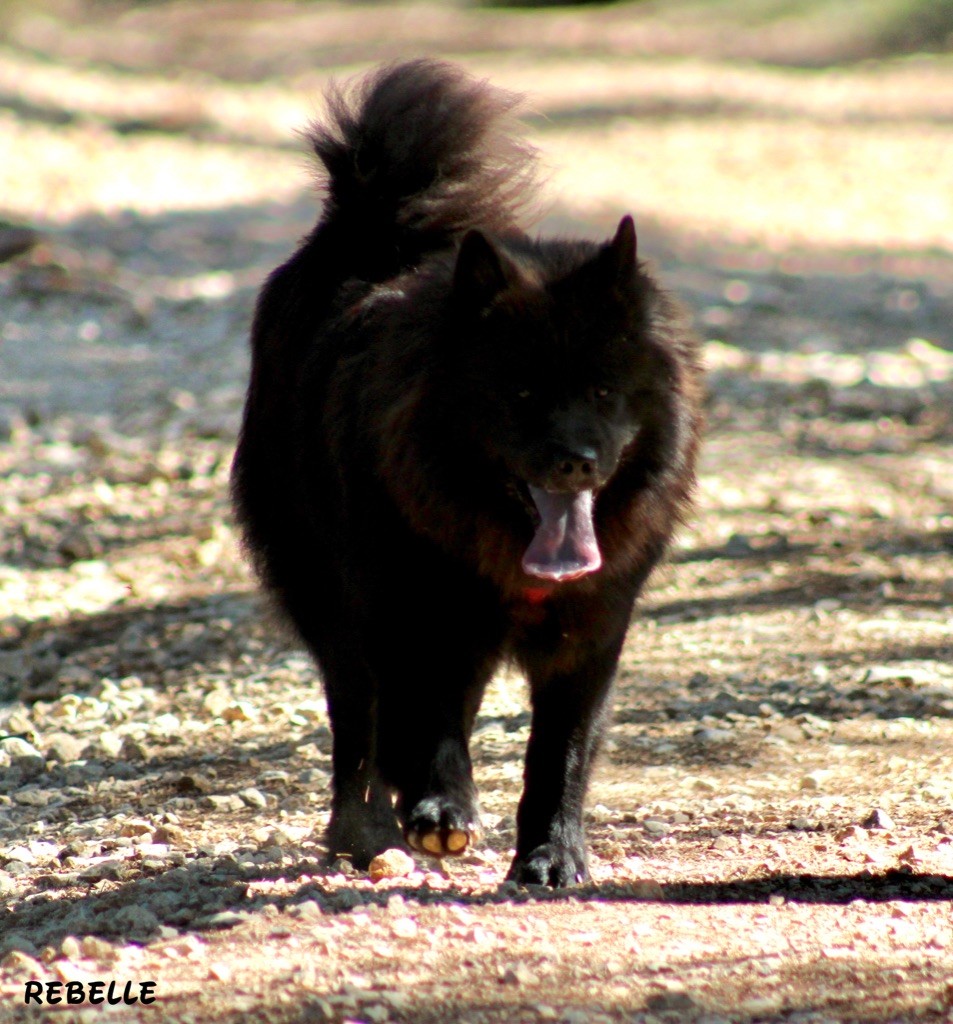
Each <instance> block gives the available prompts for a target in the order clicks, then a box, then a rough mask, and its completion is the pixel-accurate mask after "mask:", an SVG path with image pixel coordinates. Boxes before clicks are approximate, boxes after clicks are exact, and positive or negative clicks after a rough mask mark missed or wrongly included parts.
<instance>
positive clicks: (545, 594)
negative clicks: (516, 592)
mask: <svg viewBox="0 0 953 1024" xmlns="http://www.w3.org/2000/svg"><path fill="white" fill-rule="evenodd" d="M550 594H552V588H550V587H524V588H523V600H524V601H526V602H527V604H542V603H543V602H544V601H546V600H548V598H549V596H550Z"/></svg>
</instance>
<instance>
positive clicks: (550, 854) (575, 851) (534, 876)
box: [506, 843, 589, 889]
mask: <svg viewBox="0 0 953 1024" xmlns="http://www.w3.org/2000/svg"><path fill="white" fill-rule="evenodd" d="M506 877H507V880H508V881H511V882H516V883H518V884H519V885H548V886H551V887H552V888H554V889H560V888H563V887H565V886H567V885H579V884H581V883H583V882H588V881H589V867H588V865H587V864H586V851H585V849H584V848H583V847H581V846H568V845H567V846H563V845H559V844H557V843H544V844H543V845H542V846H537V847H536V848H535V849H534V850H530V852H529V853H528V854H526V855H525V856H522V857H521V856H519V855H517V856H516V857H515V858H514V860H513V863H512V864H511V865H510V870H509V873H508V874H507V876H506Z"/></svg>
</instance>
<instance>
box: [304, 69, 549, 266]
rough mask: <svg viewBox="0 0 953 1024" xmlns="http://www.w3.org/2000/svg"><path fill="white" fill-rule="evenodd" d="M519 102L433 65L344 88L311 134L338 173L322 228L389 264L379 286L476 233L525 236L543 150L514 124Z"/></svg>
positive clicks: (330, 177) (330, 171)
mask: <svg viewBox="0 0 953 1024" xmlns="http://www.w3.org/2000/svg"><path fill="white" fill-rule="evenodd" d="M519 102H520V97H519V96H516V95H514V94H513V93H509V92H504V91H503V90H501V89H497V88H494V87H493V86H490V85H488V84H487V83H486V82H481V81H477V80H476V79H474V78H472V77H470V76H469V75H468V74H467V73H466V72H464V71H462V70H461V69H459V68H457V67H454V66H452V65H449V64H445V63H442V62H440V61H436V60H429V59H420V60H413V61H408V62H405V63H397V64H389V65H385V66H384V67H382V68H380V69H379V70H377V71H376V72H374V73H372V74H371V75H369V76H368V77H367V78H365V79H363V80H361V81H359V82H357V83H356V84H353V83H352V84H351V85H346V86H344V87H340V86H332V87H331V89H330V90H329V92H328V96H327V108H328V113H327V117H326V118H325V119H322V120H320V121H317V122H315V123H314V124H313V125H312V126H311V128H310V131H309V139H310V141H311V144H312V146H313V148H314V151H315V152H316V153H317V155H318V157H319V158H320V160H321V162H322V164H323V165H324V167H325V169H326V171H327V180H326V183H325V188H326V192H327V201H326V205H325V212H324V218H323V221H322V225H323V226H327V227H329V228H331V227H332V226H333V227H334V228H337V229H338V231H337V232H336V235H337V239H338V244H339V245H340V243H341V242H342V241H344V238H346V239H347V242H345V245H344V248H346V249H348V250H350V252H351V253H352V254H354V256H358V255H360V259H359V262H360V263H362V264H364V266H365V269H366V268H370V267H377V268H378V273H368V274H367V276H368V277H370V278H372V279H373V277H376V276H381V277H382V276H386V275H388V274H390V273H394V272H395V271H396V270H399V269H402V268H404V267H409V266H413V265H414V264H415V263H416V262H417V261H418V260H419V259H420V257H421V256H422V255H424V254H426V253H427V252H430V251H433V250H435V249H440V248H443V247H445V246H447V245H449V244H451V243H452V242H453V240H454V238H455V237H456V236H458V235H460V234H462V233H463V232H465V231H467V230H468V229H470V228H482V229H485V230H488V231H491V232H505V231H507V230H513V228H514V226H515V225H516V220H517V217H518V215H519V213H520V211H521V209H522V208H523V207H525V206H526V205H527V204H528V203H529V202H530V201H532V199H533V195H534V189H533V184H534V179H535V156H536V154H535V151H534V150H533V148H532V147H531V146H529V145H528V144H526V143H525V142H524V141H523V140H522V138H521V136H520V133H519V131H518V126H517V125H516V123H515V118H514V116H513V115H514V110H515V108H516V107H517V106H518V104H519ZM348 242H349V243H350V244H347V243H348ZM356 269H357V268H355V270H356ZM361 276H364V275H363V274H362V275H361Z"/></svg>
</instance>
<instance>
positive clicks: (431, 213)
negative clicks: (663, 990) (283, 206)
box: [233, 60, 701, 885]
mask: <svg viewBox="0 0 953 1024" xmlns="http://www.w3.org/2000/svg"><path fill="white" fill-rule="evenodd" d="M514 105H515V98H514V97H512V96H510V95H509V94H506V93H502V92H500V91H498V90H496V89H493V88H491V87H489V86H488V85H486V84H485V83H480V82H476V81H474V80H473V79H471V78H469V77H468V76H467V75H466V74H464V73H463V72H462V71H460V70H459V69H457V68H454V67H452V66H449V65H446V64H442V63H438V62H436V61H430V60H418V61H413V62H410V63H405V64H397V65H391V66H388V67H385V68H383V69H381V70H379V71H378V72H377V73H375V74H373V75H372V76H370V77H369V78H368V79H366V80H365V81H364V82H363V83H361V84H360V86H358V87H356V88H355V89H353V90H352V91H350V92H349V93H347V92H340V91H335V92H332V94H331V96H330V99H329V107H330V113H329V116H328V118H327V123H326V124H323V125H317V126H315V127H314V129H313V131H312V135H311V141H312V143H313V146H314V149H315V151H316V152H317V154H318V156H319V157H320V159H321V161H322V162H323V164H324V167H325V168H326V169H327V174H328V181H327V201H326V204H325V208H324V212H323V216H322V218H321V220H320V221H319V223H318V225H317V227H316V228H315V229H314V231H313V232H312V233H311V234H310V236H308V238H307V239H306V240H305V241H304V243H303V244H302V245H301V247H300V249H299V250H298V251H297V252H296V253H295V254H294V256H292V257H291V259H290V260H289V261H288V262H287V263H285V264H284V265H283V266H281V267H279V268H278V270H276V271H275V272H274V273H273V274H272V275H271V277H270V279H269V281H268V283H267V284H266V285H265V287H264V289H263V291H262V293H261V296H260V298H259V302H258V309H257V315H256V319H255V324H254V328H253V332H252V352H253V363H252V373H251V384H250V386H249V389H248V399H247V404H246V407H245V419H244V426H243V429H242V436H241V442H240V444H239V448H238V453H237V455H236V457H235V465H234V471H233V488H234V498H235V505H236V508H237V512H238V516H239V519H240V521H241V524H242V526H243V529H244V536H245V540H246V543H247V547H248V549H249V550H250V552H251V554H252V556H253V558H254V561H255V565H256V568H257V570H258V573H259V575H260V576H261V579H262V581H263V583H264V584H265V586H266V587H267V588H268V589H269V590H270V591H271V592H272V593H273V595H274V596H275V597H276V598H277V601H278V603H279V605H280V606H281V607H282V608H283V609H284V611H285V612H286V613H287V615H288V616H289V617H290V619H291V621H292V622H293V623H294V625H295V627H296V628H297V631H298V632H299V633H300V635H301V637H302V639H303V640H304V641H305V643H306V644H307V645H308V647H309V648H310V650H311V652H312V654H313V655H314V657H315V659H316V661H317V663H318V665H319V667H320V670H321V674H322V677H323V680H324V686H325V691H326V693H327V699H328V710H329V713H330V718H331V725H332V729H333V733H334V753H333V764H334V783H333V802H332V816H331V824H330V828H329V830H328V837H327V841H328V844H329V849H330V854H331V855H332V856H335V855H338V854H343V855H345V856H348V855H349V856H350V857H351V858H352V859H353V862H354V863H355V864H356V865H358V866H366V865H367V863H368V861H369V860H370V859H371V858H372V857H373V856H375V855H376V854H377V853H380V852H381V851H382V850H384V849H385V848H387V847H389V846H394V845H402V842H403V840H404V839H406V842H407V843H409V844H410V845H411V846H412V847H414V848H415V849H419V850H424V851H427V852H428V853H432V854H437V855H445V854H459V853H462V852H464V851H465V850H466V849H467V847H468V846H469V845H470V843H471V842H473V840H474V839H475V837H476V836H477V834H478V830H479V824H478V822H479V808H478V804H477V799H476V790H475V787H474V784H473V780H472V775H471V766H470V756H469V752H468V741H469V737H470V732H471V729H472V727H473V722H474V718H475V716H476V713H477V710H478V708H479V706H480V701H481V698H482V695H483V691H484V689H485V687H486V685H487V683H488V682H489V680H490V679H491V677H492V676H493V674H494V671H495V670H496V669H497V667H498V666H499V665H500V663H501V662H502V661H504V660H506V659H509V660H511V661H513V662H515V663H516V664H517V665H518V666H520V668H522V669H523V671H524V672H525V674H526V677H527V679H528V681H529V686H530V692H531V695H532V706H533V722H532V735H531V738H530V741H529V748H528V750H527V754H526V770H525V788H524V791H523V796H522V799H521V801H520V805H519V813H518V839H517V848H516V858H515V860H514V861H513V864H512V867H511V868H510V874H509V877H510V878H513V879H516V880H517V881H518V882H536V883H544V884H549V885H567V884H570V883H573V882H579V881H582V880H585V879H586V878H588V869H587V864H586V849H585V837H584V832H583V825H582V805H583V799H584V796H585V793H586V787H587V783H588V778H589V773H590V768H591V765H592V761H593V756H594V754H595V752H596V748H597V745H598V742H599V737H600V733H601V731H602V728H603V725H604V723H605V719H606V716H607V713H608V707H609V698H610V692H611V689H612V681H613V677H614V674H615V669H616V663H617V661H618V658H619V653H620V651H621V649H622V644H623V641H624V639H625V634H626V628H627V626H628V624H629V618H630V614H631V611H632V606H633V602H634V601H635V598H636V596H637V595H638V593H639V590H640V589H641V587H642V585H643V584H644V583H645V580H646V578H647V577H648V575H649V573H650V572H651V571H652V569H653V567H654V566H655V564H656V563H657V561H658V560H659V558H660V557H661V555H662V553H663V551H664V549H665V546H666V544H667V542H668V540H669V538H670V536H671V534H672V531H673V529H674V528H675V526H676V525H677V524H678V522H679V520H680V519H681V517H682V515H683V513H684V512H685V510H686V507H687V504H688V499H689V494H690V491H691V489H692V485H693V480H694V462H695V453H696V448H697V445H698V434H699V424H700V413H699V407H700V395H701V381H700V373H699V367H698V360H697V353H696V348H695V343H694V342H693V340H692V338H691V336H690V335H689V334H688V332H687V331H686V329H685V326H684V321H683V318H682V316H681V314H680V313H679V311H678V309H677V307H676V306H675V305H674V303H673V302H672V300H671V299H670V298H669V297H668V296H667V295H666V294H665V293H664V292H663V291H661V289H660V288H659V286H658V285H657V284H656V283H655V282H654V281H653V280H652V278H651V277H650V276H649V274H648V273H647V271H646V269H645V268H644V266H643V265H642V264H641V263H639V262H638V261H637V259H636V238H635V229H634V227H633V224H632V219H631V218H630V217H625V218H623V219H622V222H621V223H620V225H619V228H618V231H617V232H616V234H615V237H614V238H613V239H612V241H610V242H608V243H607V244H603V245H599V244H595V243H592V242H585V241H553V240H535V239H531V238H528V237H527V236H526V235H525V234H523V233H522V232H521V231H520V229H519V228H518V227H517V226H516V219H515V211H516V210H517V209H518V207H519V206H520V205H521V204H522V203H523V201H525V200H526V199H527V198H531V197H532V188H531V179H532V166H533V164H532V155H531V153H530V152H529V151H528V150H527V148H526V147H524V146H522V145H521V144H520V143H519V142H518V141H516V136H515V135H514V134H513V133H512V131H511V130H510V129H511V125H510V124H509V121H510V114H511V111H512V108H513V107H514ZM399 824H400V825H402V826H403V836H402V835H401V831H400V828H399Z"/></svg>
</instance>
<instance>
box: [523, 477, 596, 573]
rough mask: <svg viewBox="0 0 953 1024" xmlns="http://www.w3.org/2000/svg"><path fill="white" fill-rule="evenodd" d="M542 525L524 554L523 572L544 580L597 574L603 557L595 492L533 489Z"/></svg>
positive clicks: (531, 488)
mask: <svg viewBox="0 0 953 1024" xmlns="http://www.w3.org/2000/svg"><path fill="white" fill-rule="evenodd" d="M529 493H530V495H531V496H532V498H533V501H534V502H535V504H536V508H537V510H538V511H539V516H540V519H541V520H542V522H541V523H540V524H539V528H538V529H537V531H536V535H535V536H534V537H533V540H532V541H531V543H530V546H529V547H528V548H527V549H526V554H525V555H523V570H524V572H526V573H528V574H529V575H530V576H538V577H539V578H540V579H543V580H555V581H557V582H560V581H562V580H573V579H575V578H576V577H577V576H585V575H586V574H587V573H590V572H595V571H596V569H598V568H599V566H600V565H602V555H601V554H600V552H599V544H598V542H597V541H596V528H595V526H594V524H593V522H592V505H593V492H592V491H579V493H578V494H567V493H563V492H558V491H544V490H541V489H540V488H539V487H530V489H529Z"/></svg>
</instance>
